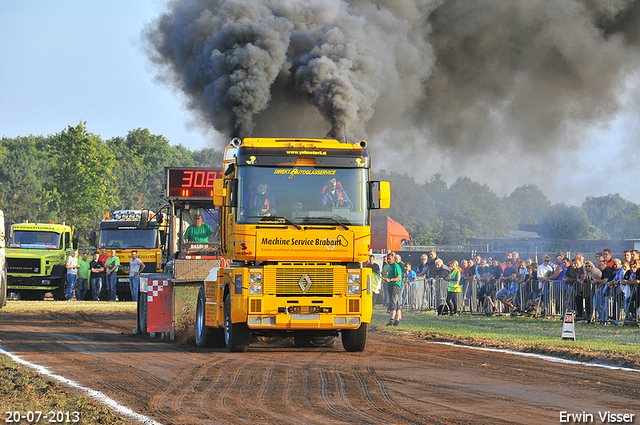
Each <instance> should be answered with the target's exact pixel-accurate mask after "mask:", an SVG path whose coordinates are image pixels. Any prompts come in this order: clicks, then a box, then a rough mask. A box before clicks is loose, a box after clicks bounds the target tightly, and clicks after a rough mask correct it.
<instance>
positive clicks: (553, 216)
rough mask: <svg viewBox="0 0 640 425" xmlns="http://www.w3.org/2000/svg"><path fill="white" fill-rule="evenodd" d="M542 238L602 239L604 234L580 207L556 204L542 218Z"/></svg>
mask: <svg viewBox="0 0 640 425" xmlns="http://www.w3.org/2000/svg"><path fill="white" fill-rule="evenodd" d="M540 224H541V226H540V232H539V233H540V236H542V237H545V238H551V239H600V238H601V236H602V233H601V232H600V230H599V229H598V228H596V226H594V225H593V223H591V220H589V217H588V216H587V213H586V212H585V211H584V210H583V209H581V208H580V207H576V206H574V205H567V204H565V203H560V204H555V205H553V206H551V207H550V208H549V210H548V211H547V214H546V215H545V216H544V217H543V218H542V221H541V223H540Z"/></svg>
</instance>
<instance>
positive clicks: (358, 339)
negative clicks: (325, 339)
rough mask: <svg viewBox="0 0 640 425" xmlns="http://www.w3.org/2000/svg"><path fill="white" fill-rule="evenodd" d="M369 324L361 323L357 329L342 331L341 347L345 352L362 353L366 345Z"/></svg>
mask: <svg viewBox="0 0 640 425" xmlns="http://www.w3.org/2000/svg"><path fill="white" fill-rule="evenodd" d="M368 333H369V324H368V323H362V324H360V327H359V328H358V329H345V330H343V331H342V346H343V347H344V349H345V351H351V352H354V351H364V348H365V347H366V345H367V334H368Z"/></svg>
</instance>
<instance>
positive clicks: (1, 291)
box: [0, 210, 7, 308]
mask: <svg viewBox="0 0 640 425" xmlns="http://www.w3.org/2000/svg"><path fill="white" fill-rule="evenodd" d="M4 238H5V233H4V212H3V211H2V210H0V308H2V307H4V306H5V305H6V304H7V263H6V260H5V259H6V251H5V243H6V241H5V239H4Z"/></svg>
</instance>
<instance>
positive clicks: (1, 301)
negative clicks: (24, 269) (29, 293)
mask: <svg viewBox="0 0 640 425" xmlns="http://www.w3.org/2000/svg"><path fill="white" fill-rule="evenodd" d="M5 305H7V275H6V274H5V273H4V272H3V271H0V308H2V307H4V306H5Z"/></svg>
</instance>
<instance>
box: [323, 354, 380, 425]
mask: <svg viewBox="0 0 640 425" xmlns="http://www.w3.org/2000/svg"><path fill="white" fill-rule="evenodd" d="M348 373H349V375H348V377H347V375H345V373H344V372H342V371H341V370H340V368H339V367H337V366H336V367H334V370H333V371H332V374H333V375H334V376H335V379H336V383H337V388H338V394H339V397H340V400H341V401H342V402H343V403H344V405H345V406H347V407H348V408H349V409H350V410H351V411H353V412H355V413H357V414H359V415H361V416H363V417H364V418H365V419H366V420H369V421H373V422H372V423H377V422H378V421H379V418H377V417H375V416H373V415H371V414H370V413H368V412H367V410H368V409H366V407H370V406H368V405H367V403H366V400H365V399H364V397H363V393H364V391H367V389H366V386H367V384H366V382H365V383H364V387H365V388H364V390H363V388H362V386H361V383H360V381H358V379H357V377H356V376H355V373H353V371H349V372H348ZM349 383H352V384H353V383H355V387H356V391H352V392H351V393H350V392H349ZM352 386H353V385H352ZM356 400H357V401H356ZM355 402H357V403H358V404H359V405H360V406H362V407H364V408H365V409H362V408H360V407H357V405H356V404H354V403H355Z"/></svg>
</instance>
